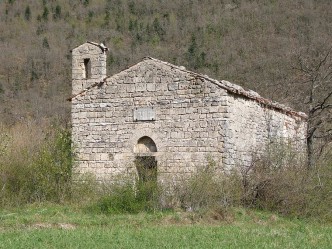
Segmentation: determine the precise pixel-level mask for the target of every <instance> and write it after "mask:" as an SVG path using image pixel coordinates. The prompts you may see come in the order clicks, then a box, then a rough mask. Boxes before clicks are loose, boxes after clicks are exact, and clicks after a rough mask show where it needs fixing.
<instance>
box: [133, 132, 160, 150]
mask: <svg viewBox="0 0 332 249" xmlns="http://www.w3.org/2000/svg"><path fill="white" fill-rule="evenodd" d="M134 152H135V153H154V152H157V146H156V143H155V142H154V141H153V140H152V139H151V138H150V137H148V136H143V137H141V138H140V139H138V141H137V144H136V145H135V147H134Z"/></svg>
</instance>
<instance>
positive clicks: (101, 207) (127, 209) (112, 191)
mask: <svg viewBox="0 0 332 249" xmlns="http://www.w3.org/2000/svg"><path fill="white" fill-rule="evenodd" d="M159 193H160V189H159V187H158V185H157V183H152V182H151V181H147V182H140V181H139V180H138V179H137V178H134V179H133V177H128V178H126V177H121V178H118V179H117V180H116V181H115V182H114V183H113V184H110V185H105V184H104V185H103V186H102V191H101V195H102V197H101V198H100V199H99V200H98V201H97V203H96V204H94V205H92V206H90V207H89V208H88V209H89V210H90V211H91V210H94V211H97V212H100V213H105V214H120V213H139V212H142V211H148V212H151V211H155V210H157V209H160V206H159Z"/></svg>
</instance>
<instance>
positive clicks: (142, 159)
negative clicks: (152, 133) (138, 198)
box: [134, 136, 157, 184]
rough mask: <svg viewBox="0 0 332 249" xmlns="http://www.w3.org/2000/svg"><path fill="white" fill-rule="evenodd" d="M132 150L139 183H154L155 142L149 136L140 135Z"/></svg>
mask: <svg viewBox="0 0 332 249" xmlns="http://www.w3.org/2000/svg"><path fill="white" fill-rule="evenodd" d="M134 152H135V154H136V157H135V165H136V169H137V172H138V177H139V181H140V183H149V184H156V183H157V161H156V158H155V156H154V155H155V152H157V146H156V144H155V142H154V141H153V140H152V139H151V138H150V137H147V136H144V137H141V138H140V139H138V141H137V144H136V145H135V148H134Z"/></svg>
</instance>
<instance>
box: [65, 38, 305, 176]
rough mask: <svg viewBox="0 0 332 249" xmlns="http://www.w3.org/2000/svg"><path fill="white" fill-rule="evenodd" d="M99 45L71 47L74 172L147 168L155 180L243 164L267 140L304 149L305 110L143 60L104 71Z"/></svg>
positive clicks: (103, 52)
mask: <svg viewBox="0 0 332 249" xmlns="http://www.w3.org/2000/svg"><path fill="white" fill-rule="evenodd" d="M106 54H107V48H106V47H105V46H104V45H103V44H97V43H93V42H87V43H84V44H82V45H81V46H78V47H76V48H75V49H73V50H72V87H73V92H72V94H73V95H72V97H71V98H70V100H71V102H72V139H73V146H74V148H75V152H76V156H77V157H76V161H77V164H78V167H77V169H78V171H79V172H82V173H85V172H91V173H93V174H95V175H96V177H97V179H98V180H101V181H102V180H106V179H110V180H112V178H114V177H115V176H116V175H119V174H124V173H135V174H138V175H139V176H140V177H143V176H142V173H140V171H141V169H140V168H141V166H140V167H138V165H143V166H142V167H146V168H149V169H153V171H155V172H156V177H157V178H158V181H167V179H172V180H174V179H176V178H178V177H179V176H181V177H182V176H189V175H191V174H192V173H193V172H195V171H196V170H197V169H198V168H199V167H204V166H206V165H207V164H208V163H211V160H212V161H213V165H214V167H215V168H216V170H217V171H218V170H225V169H230V168H233V167H246V166H249V165H250V164H251V162H252V160H253V156H254V155H256V154H259V153H261V152H262V151H264V148H265V146H266V145H267V144H268V143H270V142H271V141H273V140H276V139H277V140H278V139H283V140H287V141H288V142H290V143H292V144H294V145H295V147H297V148H304V147H305V146H304V145H305V141H306V115H305V114H304V113H301V112H296V111H293V110H291V109H290V108H288V107H285V106H283V105H280V104H278V103H275V102H272V101H270V100H268V99H265V98H263V97H261V96H260V95H259V94H258V93H256V92H253V91H250V90H249V91H247V90H244V89H243V88H242V87H240V86H238V85H235V84H232V83H230V82H228V81H218V80H214V79H211V78H209V77H208V76H205V75H201V74H198V73H195V72H191V71H189V70H186V69H185V68H184V67H179V66H175V65H172V64H170V63H167V62H164V61H161V60H157V59H154V58H149V57H148V58H145V59H143V60H142V61H140V62H138V63H137V64H135V65H133V66H131V67H129V68H128V69H126V70H123V71H121V72H119V73H118V74H115V75H113V76H107V75H106Z"/></svg>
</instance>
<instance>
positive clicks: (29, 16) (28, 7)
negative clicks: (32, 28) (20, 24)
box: [24, 5, 31, 21]
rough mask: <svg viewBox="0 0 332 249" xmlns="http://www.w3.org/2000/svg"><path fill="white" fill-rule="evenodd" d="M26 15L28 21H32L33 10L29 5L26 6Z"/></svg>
mask: <svg viewBox="0 0 332 249" xmlns="http://www.w3.org/2000/svg"><path fill="white" fill-rule="evenodd" d="M24 17H25V20H27V21H30V19H31V10H30V6H29V5H28V6H27V7H26V8H25V12H24Z"/></svg>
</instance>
